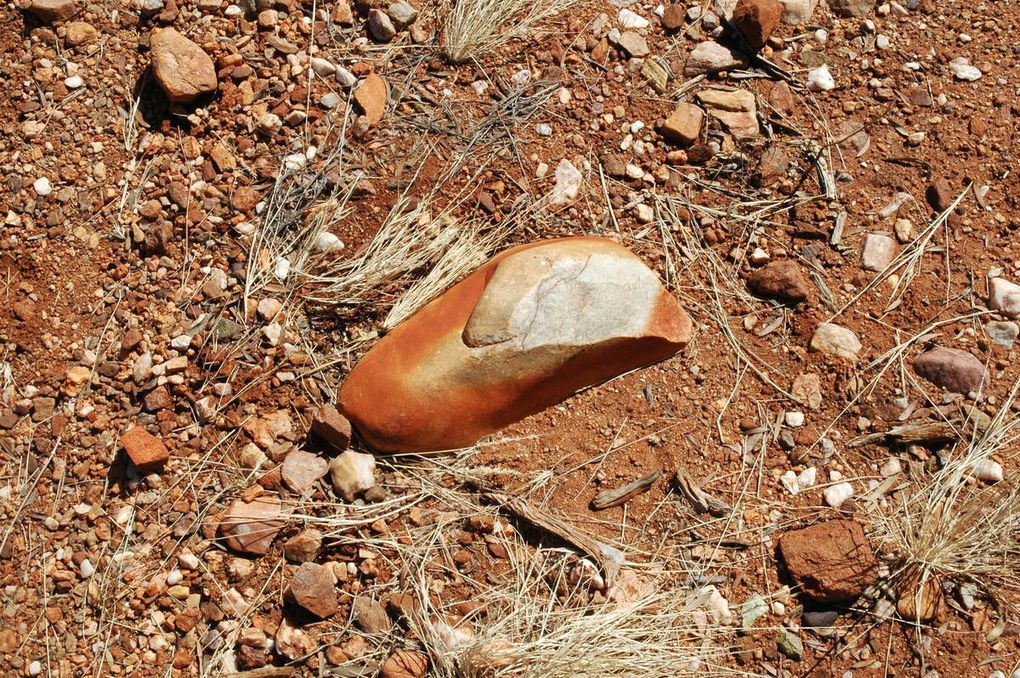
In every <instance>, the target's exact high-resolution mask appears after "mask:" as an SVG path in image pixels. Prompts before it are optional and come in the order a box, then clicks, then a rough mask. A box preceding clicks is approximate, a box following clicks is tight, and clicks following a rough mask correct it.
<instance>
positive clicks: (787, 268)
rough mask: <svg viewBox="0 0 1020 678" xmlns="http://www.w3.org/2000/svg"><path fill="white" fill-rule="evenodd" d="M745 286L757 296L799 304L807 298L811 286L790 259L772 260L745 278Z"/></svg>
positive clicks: (798, 267)
mask: <svg viewBox="0 0 1020 678" xmlns="http://www.w3.org/2000/svg"><path fill="white" fill-rule="evenodd" d="M747 288H748V289H749V290H751V292H752V293H753V294H755V295H757V296H759V297H765V298H767V299H777V300H779V301H781V302H783V303H786V304H799V303H800V302H802V301H804V300H805V299H807V298H808V294H809V293H810V290H811V288H810V287H809V286H808V281H807V278H806V277H805V276H804V272H803V271H801V270H800V266H798V265H797V262H795V261H793V260H791V259H781V260H779V261H773V262H772V263H770V264H767V265H765V266H763V267H762V268H760V269H758V270H757V271H755V272H754V273H752V274H751V275H750V276H748V278H747Z"/></svg>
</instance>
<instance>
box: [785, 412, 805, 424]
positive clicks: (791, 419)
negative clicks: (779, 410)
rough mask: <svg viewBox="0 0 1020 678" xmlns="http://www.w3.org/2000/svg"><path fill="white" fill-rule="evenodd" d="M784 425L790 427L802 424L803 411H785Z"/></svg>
mask: <svg viewBox="0 0 1020 678" xmlns="http://www.w3.org/2000/svg"><path fill="white" fill-rule="evenodd" d="M785 419H786V425H787V426H789V427H790V428H798V427H800V426H803V425H804V413H803V412H787V413H786V417H785Z"/></svg>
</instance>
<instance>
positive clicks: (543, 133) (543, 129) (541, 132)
mask: <svg viewBox="0 0 1020 678" xmlns="http://www.w3.org/2000/svg"><path fill="white" fill-rule="evenodd" d="M552 133H553V129H552V125H550V124H549V123H547V122H540V123H538V124H537V125H535V134H537V135H538V136H540V137H551V136H552Z"/></svg>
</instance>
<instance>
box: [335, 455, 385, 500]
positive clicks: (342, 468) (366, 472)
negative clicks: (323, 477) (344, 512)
mask: <svg viewBox="0 0 1020 678" xmlns="http://www.w3.org/2000/svg"><path fill="white" fill-rule="evenodd" d="M329 474H330V479H331V480H332V481H333V487H334V488H336V491H337V492H339V493H340V495H341V496H343V498H344V499H346V500H347V501H354V498H355V496H357V495H358V493H360V492H364V491H365V490H367V489H369V488H370V487H372V486H373V485H375V457H374V456H372V455H371V454H362V453H361V452H355V451H354V450H347V451H346V452H344V453H343V454H341V455H340V456H338V457H334V458H333V460H332V461H331V462H330V464H329Z"/></svg>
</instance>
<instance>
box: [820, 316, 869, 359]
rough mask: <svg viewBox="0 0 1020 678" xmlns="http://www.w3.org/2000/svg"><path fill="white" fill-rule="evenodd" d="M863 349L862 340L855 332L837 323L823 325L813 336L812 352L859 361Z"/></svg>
mask: <svg viewBox="0 0 1020 678" xmlns="http://www.w3.org/2000/svg"><path fill="white" fill-rule="evenodd" d="M861 348H862V347H861V340H860V339H858V338H857V335H856V334H854V332H853V330H850V329H847V328H846V327H843V326H841V325H836V324H835V323H822V324H820V325H819V326H818V327H817V328H816V329H815V333H814V334H813V335H811V350H812V351H818V352H819V353H828V354H829V355H834V356H838V357H840V358H845V359H846V360H857V354H858V353H859V352H860V350H861Z"/></svg>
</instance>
